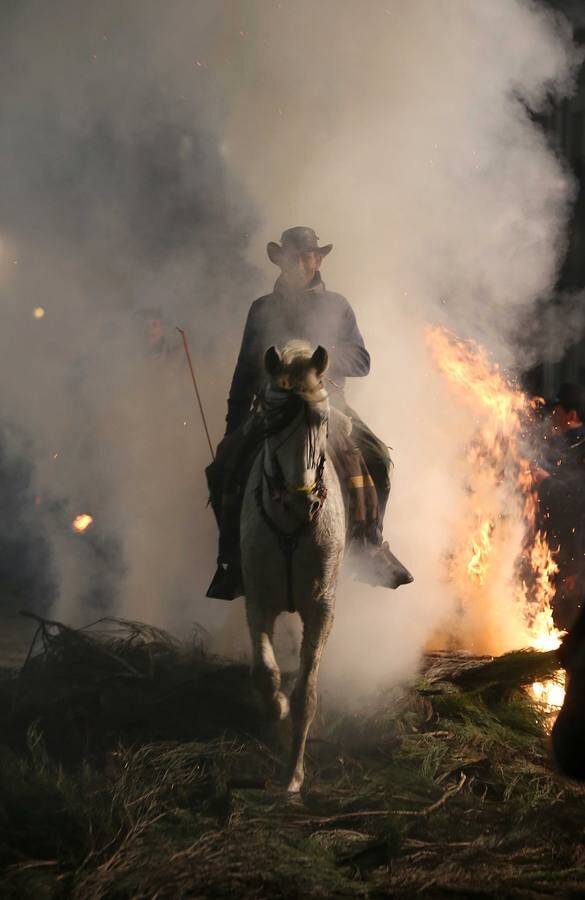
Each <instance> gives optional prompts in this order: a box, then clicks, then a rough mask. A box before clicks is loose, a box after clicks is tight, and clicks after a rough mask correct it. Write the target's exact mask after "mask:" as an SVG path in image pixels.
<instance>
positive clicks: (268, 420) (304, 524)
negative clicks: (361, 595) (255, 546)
mask: <svg viewBox="0 0 585 900" xmlns="http://www.w3.org/2000/svg"><path fill="white" fill-rule="evenodd" d="M325 396H326V395H325ZM260 408H261V410H262V412H263V414H264V437H265V441H264V448H263V451H262V462H261V475H260V482H259V484H258V485H257V487H256V489H255V491H254V495H255V498H256V504H257V506H258V509H259V512H260V515H261V516H262V518H263V520H264V522H265V523H266V525H267V526H268V528H269V529H270V531H272V533H273V534H274V536H275V537H276V539H277V541H278V545H279V547H280V549H281V551H282V553H283V556H284V560H285V566H286V585H287V609H288V611H289V612H295V607H294V602H293V582H292V575H293V570H292V562H293V555H294V552H295V550H296V549H297V546H298V543H299V539H300V537H301V535H302V534H303V532H304V531H306V530H307V529H308V528H309V527H310V525H311V524H312V523H313V522H314V521H315V519H316V517H317V516H318V514H319V512H320V510H321V508H322V506H323V503H324V502H325V499H326V497H327V489H326V487H325V483H324V471H325V451H322V452H321V453H320V454H319V456H318V457H317V458H315V454H316V452H317V440H316V433H317V426H316V425H315V424H314V423H313V422H311V421H310V416H311V410H310V401H309V400H307V399H305V398H303V397H302V396H301V395H299V394H297V393H295V392H294V391H291V390H284V389H274V388H269V389H268V390H266V391H265V392H264V394H263V395H262V396H261V398H260ZM303 413H304V414H303ZM297 419H298V422H297V421H296V420H297ZM327 424H328V423H327ZM301 427H304V428H305V429H309V433H310V440H309V451H308V458H307V467H308V468H314V469H315V481H314V482H312V484H310V485H304V484H302V485H295V484H289V483H288V482H287V481H286V477H285V474H284V471H283V469H282V466H281V464H280V461H279V459H278V451H279V450H280V448H281V447H283V446H284V445H285V444H286V443H287V442H288V441H289V440H290V439H291V438H292V437H293V435H295V434H296V433H297V431H298V429H299V428H301ZM286 429H289V431H288V433H287V435H286V436H285V437H284V438H283V439H282V440H281V441H280V443H279V444H278V445H277V446H276V447H274V448H272V449H270V448H269V446H268V440H267V439H268V438H269V437H272V436H274V435H279V434H282V432H283V431H285V430H286ZM267 455H268V461H269V464H270V469H271V472H268V469H267V466H266V463H267ZM263 483H266V486H267V488H268V494H269V496H270V499H271V500H272V501H273V502H275V503H281V502H282V501H283V500H285V499H286V498H287V497H294V496H295V495H299V494H305V495H307V496H310V497H313V498H314V502H313V504H312V509H311V515H310V516H309V518H308V519H303V520H302V521H301V522H300V523H299V524H298V525H297V527H296V528H294V529H293V530H292V531H285V530H284V529H283V528H281V527H280V526H279V525H277V523H276V522H275V521H274V519H273V518H272V517H271V516H270V515H269V514H268V512H267V510H266V508H265V506H264V501H263V499H262V485H263Z"/></svg>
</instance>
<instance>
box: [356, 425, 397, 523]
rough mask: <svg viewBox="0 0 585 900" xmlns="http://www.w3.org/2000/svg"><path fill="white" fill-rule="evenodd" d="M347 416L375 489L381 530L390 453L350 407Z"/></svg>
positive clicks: (386, 494)
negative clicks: (349, 418)
mask: <svg viewBox="0 0 585 900" xmlns="http://www.w3.org/2000/svg"><path fill="white" fill-rule="evenodd" d="M347 415H349V416H350V417H351V421H352V430H351V435H352V438H353V440H354V442H355V445H356V447H358V448H359V449H360V450H361V452H362V456H363V458H364V462H365V464H366V466H367V468H368V471H369V473H370V475H371V476H372V480H373V482H374V485H375V487H376V493H377V495H378V509H379V515H380V530H381V527H382V523H383V522H384V514H385V512H386V506H387V503H388V498H389V496H390V476H391V473H392V460H391V458H390V453H389V452H388V447H387V446H386V444H384V443H383V442H382V441H381V440H380V438H378V437H376V435H375V434H374V432H373V431H372V430H371V428H368V426H367V425H366V423H365V422H363V421H362V420H361V419H360V417H359V416H358V415H357V413H356V412H355V411H354V410H353V409H350V407H347Z"/></svg>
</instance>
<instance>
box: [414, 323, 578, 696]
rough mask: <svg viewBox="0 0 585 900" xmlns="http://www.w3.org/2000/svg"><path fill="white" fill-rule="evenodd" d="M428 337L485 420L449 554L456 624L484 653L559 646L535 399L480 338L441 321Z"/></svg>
mask: <svg viewBox="0 0 585 900" xmlns="http://www.w3.org/2000/svg"><path fill="white" fill-rule="evenodd" d="M427 342H428V345H429V347H430V350H431V354H432V356H433V359H434V362H435V364H436V365H437V367H438V368H439V370H440V371H441V373H442V374H443V375H444V376H445V377H446V378H447V380H448V382H449V385H450V387H451V388H452V389H453V390H454V391H455V392H456V393H457V395H458V396H459V397H460V398H461V400H462V402H464V403H465V404H466V405H468V406H471V407H472V409H473V412H474V420H475V421H476V426H477V427H476V432H475V434H474V437H473V440H472V442H471V444H470V446H469V447H468V449H467V453H466V466H465V473H464V474H465V486H466V497H465V500H464V502H463V508H462V509H461V514H460V517H459V521H458V523H457V526H456V534H455V540H454V544H455V546H454V549H453V550H452V552H451V553H450V555H449V561H448V575H447V577H448V580H449V581H450V582H451V584H452V585H453V586H454V588H455V591H456V594H457V599H458V601H459V608H460V612H459V622H458V623H454V625H453V628H454V631H455V633H457V631H458V630H459V632H460V635H459V637H460V641H461V642H462V643H464V644H466V645H467V646H468V647H469V646H470V648H471V649H473V650H475V651H477V652H487V653H499V652H504V651H506V650H511V649H513V648H514V646H516V647H517V646H526V645H527V644H528V645H529V646H531V647H534V648H535V649H538V650H548V649H554V648H556V647H558V645H559V643H560V639H561V632H559V631H558V630H557V629H556V628H555V626H554V622H553V618H552V610H551V603H552V600H553V598H554V593H555V586H554V575H555V574H556V572H558V566H557V564H556V562H555V559H554V553H553V552H552V550H551V548H550V547H549V544H548V541H547V537H546V534H544V533H543V532H541V531H538V530H536V519H537V509H538V500H537V495H536V481H535V475H534V471H535V467H534V466H533V465H532V464H531V462H530V458H531V456H532V452H531V447H530V443H529V439H528V437H527V435H528V434H529V432H530V426H531V421H532V419H531V416H532V410H533V409H534V403H532V402H531V401H529V399H528V398H527V397H526V395H525V394H524V393H523V392H522V391H521V390H519V389H518V388H517V387H515V386H514V385H513V383H512V382H511V380H510V379H509V378H508V377H507V376H506V375H505V374H504V373H503V372H502V371H501V370H500V368H499V367H498V366H497V365H496V364H495V363H493V362H492V361H491V360H490V359H489V358H488V356H487V354H486V353H485V351H484V350H483V349H482V348H481V347H480V346H479V345H478V344H476V343H473V342H471V341H462V340H459V339H458V338H457V337H456V336H455V335H454V334H452V333H450V332H448V331H446V330H445V329H442V328H429V329H428V330H427ZM562 690H563V689H562V685H559V683H558V682H551V683H550V684H549V683H545V684H540V683H537V684H535V685H533V696H534V697H535V698H536V699H538V700H539V702H541V703H546V704H549V705H556V704H557V703H558V700H559V697H561V693H562ZM561 702H562V700H561Z"/></svg>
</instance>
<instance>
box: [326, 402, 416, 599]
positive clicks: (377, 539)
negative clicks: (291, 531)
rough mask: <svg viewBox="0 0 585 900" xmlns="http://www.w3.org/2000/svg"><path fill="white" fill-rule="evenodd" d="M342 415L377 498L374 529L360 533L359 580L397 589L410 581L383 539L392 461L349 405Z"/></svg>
mask: <svg viewBox="0 0 585 900" xmlns="http://www.w3.org/2000/svg"><path fill="white" fill-rule="evenodd" d="M341 409H342V412H344V413H345V414H346V415H347V416H349V417H350V418H351V421H352V426H353V427H352V430H351V438H352V441H353V443H354V444H355V446H356V447H357V448H358V450H360V451H361V454H362V457H363V460H364V462H365V464H366V467H367V469H368V471H369V473H370V475H371V477H372V480H373V482H374V486H375V488H376V495H377V497H378V516H377V522H376V523H375V526H374V527H369V528H368V529H367V531H366V532H365V533H364V534H363V538H362V539H363V540H365V542H366V543H365V546H364V550H366V551H367V552H366V553H362V554H360V555H361V566H360V568H359V571H360V576H359V577H360V578H361V580H364V581H367V582H369V583H370V584H374V585H381V586H384V587H389V588H397V587H399V586H400V585H401V584H408V583H409V582H411V581H412V580H413V578H412V575H411V574H410V572H409V571H408V569H407V568H406V567H405V566H403V565H402V563H401V562H400V561H399V560H398V559H397V558H396V557H395V556H394V554H393V553H392V551H391V550H390V547H389V546H388V542H387V541H384V539H383V525H384V513H385V511H386V505H387V503H388V497H389V496H390V474H391V472H392V460H391V458H390V454H389V452H388V447H387V446H386V445H385V444H384V443H383V442H382V441H381V440H380V439H379V438H377V437H376V435H375V434H374V433H373V431H372V430H371V429H370V428H368V426H367V425H366V424H365V423H364V422H362V420H361V419H360V417H359V416H358V415H357V413H356V412H355V411H354V410H352V409H351V408H350V407H349V406H345V407H342V408H341Z"/></svg>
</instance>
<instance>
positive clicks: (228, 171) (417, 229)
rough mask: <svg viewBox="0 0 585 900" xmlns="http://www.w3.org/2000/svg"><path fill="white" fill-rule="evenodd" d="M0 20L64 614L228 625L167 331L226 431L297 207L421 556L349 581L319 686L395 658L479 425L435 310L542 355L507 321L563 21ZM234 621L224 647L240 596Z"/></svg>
mask: <svg viewBox="0 0 585 900" xmlns="http://www.w3.org/2000/svg"><path fill="white" fill-rule="evenodd" d="M2 16H3V20H4V21H3V28H2V38H1V40H2V50H3V52H2V55H1V56H0V60H1V62H0V72H1V74H2V83H3V92H2V100H1V101H0V121H1V122H2V133H3V135H4V137H3V142H2V145H1V147H0V174H1V175H2V183H3V186H4V190H3V206H2V211H1V213H0V238H1V241H2V260H1V263H2V271H1V273H0V302H1V303H2V310H3V328H2V329H1V332H0V366H2V376H3V377H2V378H1V379H0V391H1V394H0V399H1V402H2V407H3V410H4V413H5V414H6V415H8V414H9V415H10V416H12V418H14V419H15V420H16V421H18V423H19V425H20V427H21V429H22V430H23V432H24V433H26V434H27V435H29V436H31V439H32V440H34V442H35V451H34V458H35V461H36V479H37V482H38V484H37V492H38V493H39V494H40V495H42V496H43V497H44V498H46V499H45V507H44V512H43V513H42V515H43V516H44V522H45V526H46V529H47V533H48V535H49V539H50V541H51V546H52V548H53V553H54V557H55V566H56V571H57V574H58V587H59V600H58V603H57V607H56V613H57V614H58V615H60V616H63V617H65V618H67V619H68V620H72V621H79V620H85V619H86V618H87V616H88V612H89V611H90V610H92V609H95V610H100V609H103V608H107V609H108V610H109V611H113V612H116V613H119V614H123V615H127V616H129V617H135V618H139V619H146V620H149V621H154V622H156V623H157V624H161V625H164V626H167V627H171V628H172V629H173V630H176V631H179V632H180V633H183V634H184V633H186V632H187V631H188V629H189V628H190V627H191V623H192V622H193V621H195V620H196V621H199V622H202V623H203V624H204V625H206V626H207V627H209V628H211V629H213V630H214V631H217V629H218V627H219V625H220V620H221V619H222V617H223V616H224V615H225V611H224V610H223V609H220V608H218V607H217V606H214V605H212V601H206V600H204V599H203V594H204V590H205V587H206V584H207V582H208V581H209V578H210V576H211V574H212V570H213V562H214V541H215V531H214V523H213V520H212V516H211V513H210V511H209V510H206V508H205V502H206V490H205V485H204V480H203V476H202V469H203V466H204V465H205V463H206V458H207V450H206V444H205V440H204V436H203V433H202V430H201V426H200V422H199V421H198V419H197V417H196V413H195V410H194V406H193V401H194V398H193V397H192V395H191V393H190V391H191V386H190V384H189V382H188V373H187V371H186V369H185V366H184V364H183V362H182V361H181V360H180V357H179V356H178V355H177V354H176V353H175V350H177V351H180V350H181V348H180V346H179V347H178V348H177V346H176V340H177V338H175V337H174V336H173V337H171V335H172V334H173V325H175V324H178V325H181V326H182V327H185V329H186V330H187V333H188V334H189V337H190V339H191V346H192V351H193V355H194V359H195V360H196V367H197V370H198V374H199V376H200V381H201V389H202V393H203V396H204V399H205V401H206V404H207V407H208V410H209V413H210V424H211V429H212V433H213V434H214V436H215V438H216V439H219V437H220V436H221V431H222V419H223V415H224V409H225V407H224V401H225V395H226V393H227V388H228V385H229V379H230V377H231V373H232V370H233V365H234V363H235V355H236V352H237V346H238V341H239V337H240V334H241V329H242V326H243V321H244V318H245V315H246V312H247V308H248V305H249V303H250V302H251V300H252V299H254V297H255V296H258V295H259V294H260V293H262V292H268V291H269V290H270V287H271V281H272V279H273V278H274V276H275V275H276V274H277V273H276V270H275V269H274V268H273V267H271V266H270V264H269V263H268V261H267V260H266V256H265V250H264V247H265V244H266V242H267V241H268V240H273V239H277V238H278V236H279V235H280V233H281V231H282V230H283V229H284V228H286V227H288V226H291V225H299V224H306V225H309V226H312V227H314V228H315V229H316V230H317V233H318V234H319V235H320V237H321V240H322V241H323V242H326V243H328V242H330V241H331V242H333V244H334V250H333V253H332V254H331V255H330V256H329V257H328V258H327V260H326V261H325V263H324V266H323V276H324V279H325V281H326V283H327V285H328V287H330V288H332V289H333V290H337V291H340V292H341V293H344V294H346V295H347V296H348V298H349V299H350V302H351V303H352V304H353V306H354V309H355V311H356V314H357V317H358V322H359V324H360V327H361V330H362V332H363V334H364V337H365V341H366V345H367V346H368V349H369V350H370V352H371V354H372V358H373V367H372V373H371V375H370V376H369V377H368V378H367V379H363V380H361V381H359V382H357V381H356V382H354V383H352V384H351V386H350V387H349V390H348V397H349V401H350V403H351V404H352V405H353V406H355V407H356V408H357V409H358V410H359V412H360V414H362V415H363V417H364V419H365V420H366V421H367V422H368V423H369V424H370V425H371V427H372V428H373V429H374V430H375V431H376V433H377V434H379V435H380V436H381V437H382V438H383V439H384V440H385V441H386V442H387V443H388V444H389V445H390V446H391V447H392V455H393V458H394V461H395V476H394V485H393V493H392V498H391V505H390V510H389V513H388V516H387V528H386V530H387V535H388V537H389V539H390V542H391V546H392V548H393V550H394V551H395V552H396V554H397V555H398V556H399V557H400V558H401V559H403V560H404V562H405V563H406V564H407V565H408V566H409V568H410V569H411V570H412V571H413V573H414V575H415V579H416V580H415V583H414V584H413V585H412V586H409V587H407V588H403V589H401V590H400V591H399V592H397V593H396V594H389V593H388V592H387V591H384V590H382V589H368V588H365V587H363V586H358V585H356V584H355V583H354V582H348V583H346V584H345V585H344V586H343V587H342V589H341V590H340V594H339V598H338V612H337V621H336V625H335V627H334V630H333V633H332V636H331V638H330V642H329V646H328V649H327V653H326V659H325V664H324V665H325V672H324V676H325V683H326V684H327V685H328V687H329V688H330V689H331V690H332V691H336V690H338V689H339V687H340V686H341V688H342V691H343V693H344V694H347V693H348V692H349V687H350V686H351V687H352V688H353V689H354V693H355V695H357V696H363V695H364V692H368V691H371V690H373V689H374V688H375V686H376V685H377V684H378V683H380V682H381V681H384V680H388V679H399V678H403V677H406V676H407V675H408V674H409V673H410V672H412V671H413V669H414V667H415V666H416V663H417V660H418V658H419V654H420V651H421V648H422V647H423V646H424V644H425V642H426V641H427V640H428V639H429V638H430V636H431V635H432V634H433V632H434V630H435V629H436V628H437V627H438V626H439V625H440V624H441V623H442V622H443V621H444V620H445V619H446V617H448V615H449V614H450V612H451V610H452V607H453V602H454V598H453V597H452V595H451V593H450V591H449V588H448V586H447V585H445V584H443V583H442V581H441V573H442V560H443V557H444V554H445V551H446V550H447V549H448V546H449V540H450V537H451V535H452V534H453V530H454V525H455V523H456V520H457V510H458V505H459V504H460V502H461V497H462V493H461V492H462V485H461V480H460V478H459V477H458V465H459V460H460V457H461V452H462V448H463V446H464V445H465V442H466V441H467V440H468V438H469V437H470V435H471V433H472V431H473V428H474V422H473V417H471V416H470V415H469V412H468V410H466V409H463V408H462V407H460V406H458V405H457V402H456V400H454V398H453V397H452V396H451V394H450V393H449V391H448V388H447V386H446V385H445V384H444V383H443V382H442V380H441V377H440V376H439V375H438V374H437V372H436V371H435V369H434V368H433V365H432V363H431V361H430V358H429V354H428V351H427V349H426V347H425V343H424V329H425V325H426V324H427V323H429V322H431V323H436V324H446V325H448V326H449V327H450V328H452V329H454V330H455V331H456V332H457V333H459V334H461V335H462V336H466V337H467V336H469V337H473V338H474V339H476V340H479V341H480V342H481V343H482V344H483V345H484V346H485V347H486V348H487V349H488V351H490V352H491V353H493V354H494V357H495V358H496V359H497V360H498V361H499V362H500V364H502V365H503V366H506V367H508V368H510V369H512V370H513V369H514V368H515V367H516V366H518V365H519V364H521V365H525V364H526V363H527V361H528V360H529V359H530V358H531V356H534V355H536V354H538V353H540V352H542V347H538V348H535V347H531V346H527V345H526V343H527V342H526V341H525V342H524V344H523V346H522V347H521V348H520V346H519V342H518V335H519V334H523V333H528V332H526V329H525V323H526V322H527V321H528V320H530V317H531V315H532V314H533V313H534V311H535V309H536V308H537V303H538V302H539V301H541V300H542V298H546V297H548V296H549V295H550V294H551V292H552V290H553V288H554V283H555V277H556V273H557V271H558V267H559V264H560V261H561V259H562V254H563V250H564V247H565V240H566V226H567V220H568V216H569V213H570V205H571V201H572V198H573V193H574V185H573V182H572V178H571V176H570V175H569V173H568V172H567V171H566V169H565V167H564V165H563V163H562V162H561V160H560V159H559V158H558V157H557V156H556V155H555V153H554V151H553V149H552V148H551V146H550V145H549V143H548V141H547V139H546V137H545V135H544V133H543V132H542V130H541V128H540V127H539V125H538V124H537V122H536V121H535V114H537V113H538V112H540V111H542V110H544V109H546V108H547V104H548V103H549V102H550V99H551V97H554V96H562V95H563V94H565V93H566V92H567V91H569V90H570V89H571V86H572V83H573V79H574V77H575V73H576V69H577V66H578V64H579V56H578V53H577V52H576V50H575V48H574V46H573V44H572V39H571V31H570V28H569V25H568V23H567V21H566V20H565V19H563V18H562V17H560V16H558V15H557V14H555V13H553V12H552V11H551V10H550V9H549V8H548V7H546V6H544V5H543V4H538V3H534V2H529V0H491V2H490V3H485V2H482V0H471V2H468V3H465V4H463V3H459V2H457V0H411V2H409V3H408V4H406V3H401V2H398V0H385V2H378V0H371V2H369V3H368V4H365V5H364V4H361V5H357V4H354V3H351V2H345V0H344V2H337V0H323V2H321V3H319V4H314V3H312V2H309V0H297V2H294V3H291V2H284V0H283V2H279V3H272V2H270V3H269V2H266V0H245V2H238V3H234V2H229V0H217V2H213V3H209V2H195V3H194V2H186V0H184V2H182V0H172V2H169V3H167V4H165V8H164V12H163V10H162V8H161V6H160V4H157V3H155V2H153V0H143V2H140V3H138V2H124V3H113V2H104V3H100V4H99V6H96V5H95V4H90V3H78V2H75V3H74V2H67V0H60V2H59V3H57V4H51V7H50V9H49V8H47V6H46V5H45V4H42V3H40V2H34V0H27V2H25V3H18V4H17V3H15V2H14V3H12V4H8V5H6V7H5V10H4V12H3V13H2ZM38 306H42V307H44V308H45V309H46V314H45V316H44V317H43V318H42V319H35V318H34V317H33V315H32V310H33V308H34V307H38ZM153 306H154V307H160V308H161V309H162V310H163V313H164V316H165V319H166V322H167V329H168V332H169V341H168V343H169V347H170V350H169V359H167V358H166V357H165V358H164V359H160V358H153V356H152V354H148V352H146V349H145V344H144V340H143V332H142V320H139V319H138V318H137V316H136V311H138V310H140V309H144V308H146V307H153ZM173 341H175V343H173ZM167 363H168V365H167ZM184 422H187V424H186V425H184V424H183V423H184ZM56 453H57V454H58V456H57V458H56V459H55V458H54V456H55V454H56ZM83 511H89V512H91V513H92V515H94V518H95V524H94V526H92V528H93V529H94V530H93V532H88V535H87V538H85V539H84V538H83V537H82V538H81V539H79V536H78V535H74V534H72V533H71V531H70V529H69V522H70V520H71V519H72V518H73V516H74V515H75V514H76V513H77V512H83ZM92 534H93V536H92ZM228 620H229V621H228V625H227V626H226V629H225V630H224V631H223V632H222V635H223V637H222V640H221V641H220V644H221V645H222V646H224V647H225V646H227V645H231V646H232V647H233V648H234V651H235V652H238V648H239V647H242V646H245V642H244V644H242V641H241V636H242V631H243V630H244V624H243V618H242V615H241V605H239V606H238V605H237V606H235V607H233V608H231V609H230V610H229V611H228ZM230 621H231V625H230ZM286 627H289V626H286ZM286 640H288V637H287V638H286Z"/></svg>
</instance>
